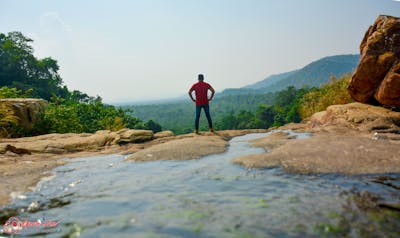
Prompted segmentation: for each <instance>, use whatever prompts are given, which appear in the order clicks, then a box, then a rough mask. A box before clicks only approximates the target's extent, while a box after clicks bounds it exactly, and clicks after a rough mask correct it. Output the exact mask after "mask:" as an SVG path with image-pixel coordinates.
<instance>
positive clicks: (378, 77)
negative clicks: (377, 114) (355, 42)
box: [348, 16, 400, 106]
mask: <svg viewBox="0 0 400 238" xmlns="http://www.w3.org/2000/svg"><path fill="white" fill-rule="evenodd" d="M360 53H361V58H360V62H359V65H358V67H357V69H356V71H355V73H354V75H353V77H352V79H351V82H350V85H349V88H348V89H349V92H350V95H351V96H352V97H353V99H355V100H356V101H358V102H363V103H376V102H378V103H380V104H382V105H386V106H400V18H397V17H392V16H379V17H378V18H377V19H376V21H375V23H374V24H373V25H372V26H370V27H369V29H368V31H367V32H366V33H365V36H364V39H363V40H362V42H361V45H360Z"/></svg>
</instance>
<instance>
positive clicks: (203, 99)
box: [189, 74, 215, 134]
mask: <svg viewBox="0 0 400 238" xmlns="http://www.w3.org/2000/svg"><path fill="white" fill-rule="evenodd" d="M198 80H199V82H197V83H195V84H193V85H192V87H191V88H190V90H189V97H190V98H191V99H192V101H193V102H195V103H196V119H195V123H194V124H195V129H196V130H195V132H196V134H199V119H200V113H201V109H203V110H204V113H205V114H206V117H207V121H208V127H209V128H210V132H214V129H213V126H212V120H211V116H210V106H209V102H210V101H211V100H212V99H213V97H214V94H215V90H214V89H213V87H211V85H210V84H208V83H206V82H204V76H203V75H202V74H199V76H198ZM208 90H210V91H211V96H210V97H208ZM193 91H194V92H195V95H196V99H194V98H193V95H192V93H193Z"/></svg>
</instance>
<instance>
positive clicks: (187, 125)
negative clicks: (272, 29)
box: [127, 55, 359, 133]
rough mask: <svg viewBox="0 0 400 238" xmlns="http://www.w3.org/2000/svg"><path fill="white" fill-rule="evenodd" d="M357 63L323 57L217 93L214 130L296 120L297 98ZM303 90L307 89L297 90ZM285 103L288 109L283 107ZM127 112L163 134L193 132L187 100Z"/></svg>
mask: <svg viewBox="0 0 400 238" xmlns="http://www.w3.org/2000/svg"><path fill="white" fill-rule="evenodd" d="M358 60H359V55H338V56H330V57H325V58H322V59H320V60H317V61H315V62H312V63H310V64H309V65H307V66H305V67H304V68H302V69H299V70H294V71H290V72H286V73H282V74H277V75H272V76H269V77H267V78H266V79H264V80H262V81H259V82H257V83H254V84H251V85H248V86H246V87H243V88H236V89H232V88H231V89H226V90H224V91H223V92H221V93H217V94H216V97H215V99H214V101H212V103H211V113H212V117H213V120H214V122H215V123H214V124H215V125H216V126H217V128H216V129H232V128H236V129H237V128H246V127H249V126H254V127H257V126H260V125H261V126H271V125H273V124H275V125H278V124H282V123H285V122H291V121H294V120H299V117H298V115H297V114H296V113H297V112H295V111H293V110H295V109H296V108H297V105H296V104H297V101H298V100H299V97H300V96H301V95H303V94H304V93H306V91H307V90H308V89H309V88H311V87H320V86H321V84H325V83H328V82H330V78H331V77H332V76H334V77H336V78H339V77H341V76H342V75H343V74H345V73H349V72H352V71H353V70H354V68H355V67H356V65H357V63H358ZM303 87H304V88H308V89H304V90H303V89H301V88H303ZM296 88H297V89H296ZM290 98H291V99H290ZM277 100H278V101H279V103H278V101H277ZM285 102H286V103H287V104H288V105H284V104H285ZM278 104H279V105H278ZM277 105H278V106H277ZM290 105H292V106H290ZM127 108H129V109H132V110H133V114H132V115H133V116H135V117H139V118H141V119H143V120H154V121H156V122H158V123H160V124H161V125H162V127H163V129H165V130H173V131H174V132H175V133H187V132H191V131H192V130H193V118H194V105H193V103H192V102H191V101H190V100H189V98H187V99H186V100H185V99H183V100H182V101H177V102H174V103H160V104H156V105H133V106H127ZM290 110H292V111H290ZM266 114H271V115H273V116H272V119H271V118H270V120H269V122H266V121H265V120H264V124H265V125H264V124H262V123H261V122H260V123H258V122H257V123H253V124H254V125H249V124H246V126H241V125H240V123H239V124H237V125H235V126H231V127H230V126H229V124H232V122H234V121H238V120H239V121H246V119H245V118H246V117H248V118H253V119H254V118H256V117H257V115H258V116H259V118H265V115H266ZM271 115H270V116H271ZM238 117H240V119H238ZM229 118H230V119H229ZM253 119H252V120H253ZM201 120H203V121H201V123H200V125H202V126H203V129H207V128H205V126H206V125H207V123H206V121H205V118H204V116H203V117H201ZM249 120H250V119H249ZM254 120H255V121H257V120H258V119H254ZM260 120H261V119H260Z"/></svg>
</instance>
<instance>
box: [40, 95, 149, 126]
mask: <svg viewBox="0 0 400 238" xmlns="http://www.w3.org/2000/svg"><path fill="white" fill-rule="evenodd" d="M85 100H86V101H87V102H76V101H64V102H62V104H59V101H57V100H56V103H54V102H53V103H50V105H49V108H48V109H47V110H46V112H45V113H44V115H43V119H42V125H41V130H42V131H43V132H46V133H48V132H50V133H67V132H75V133H81V132H89V133H93V132H96V131H98V130H105V129H107V130H112V131H116V130H120V129H122V128H125V127H127V128H146V127H145V126H144V125H143V124H142V122H141V121H140V120H139V119H137V118H135V117H132V116H130V115H129V114H128V113H126V111H124V110H123V109H121V108H116V107H114V106H110V105H105V104H103V103H102V101H101V98H99V97H97V98H89V99H85Z"/></svg>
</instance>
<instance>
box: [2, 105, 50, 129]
mask: <svg viewBox="0 0 400 238" xmlns="http://www.w3.org/2000/svg"><path fill="white" fill-rule="evenodd" d="M0 103H8V104H11V105H12V108H13V112H14V115H15V116H16V117H18V121H19V124H18V125H19V126H21V127H23V128H25V129H26V130H31V129H32V128H33V127H34V126H35V124H36V123H38V121H39V119H40V115H41V114H42V113H43V112H44V111H45V110H46V108H47V106H48V102H47V101H46V100H43V99H36V98H5V99H0Z"/></svg>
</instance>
